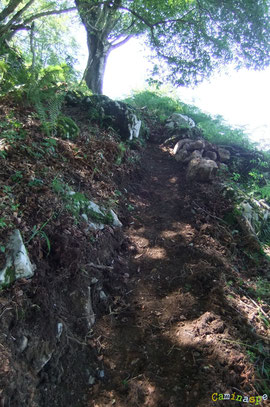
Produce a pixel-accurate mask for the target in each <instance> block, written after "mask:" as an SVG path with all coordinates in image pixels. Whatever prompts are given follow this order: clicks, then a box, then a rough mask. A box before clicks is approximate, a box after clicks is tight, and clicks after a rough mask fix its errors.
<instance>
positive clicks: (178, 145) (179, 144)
mask: <svg viewBox="0 0 270 407" xmlns="http://www.w3.org/2000/svg"><path fill="white" fill-rule="evenodd" d="M189 142H190V139H189V138H184V139H182V140H179V141H178V142H177V143H176V144H175V146H174V149H173V154H174V155H176V154H177V153H178V151H179V150H181V149H182V148H183V146H184V145H185V144H186V143H189Z"/></svg>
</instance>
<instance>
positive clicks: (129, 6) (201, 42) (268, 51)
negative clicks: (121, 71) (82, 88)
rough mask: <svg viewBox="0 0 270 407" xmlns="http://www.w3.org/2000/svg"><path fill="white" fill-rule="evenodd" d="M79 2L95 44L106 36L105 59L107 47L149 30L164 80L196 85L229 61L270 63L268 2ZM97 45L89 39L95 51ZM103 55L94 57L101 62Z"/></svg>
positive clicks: (157, 68) (251, 64)
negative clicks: (94, 46)
mask: <svg viewBox="0 0 270 407" xmlns="http://www.w3.org/2000/svg"><path fill="white" fill-rule="evenodd" d="M112 4H113V5H112ZM76 5H77V8H78V12H79V14H80V17H81V19H82V22H83V24H84V25H85V28H86V30H87V31H88V35H89V38H92V42H95V45H96V46H98V45H99V43H101V42H100V41H99V40H98V39H99V38H103V42H102V46H103V48H100V50H99V51H100V56H101V55H102V57H103V55H104V52H103V53H102V52H101V51H102V50H103V51H104V48H105V46H108V49H109V48H110V49H113V48H114V47H117V46H119V45H120V44H121V41H120V40H121V39H124V38H127V37H129V36H135V35H141V34H145V36H144V38H147V40H146V41H147V43H148V44H149V45H150V47H151V48H152V50H153V55H156V56H157V57H158V59H159V63H158V64H156V66H155V67H154V70H153V71H154V74H156V75H157V78H158V81H160V80H162V79H163V77H164V79H165V80H169V81H171V82H173V83H174V84H176V85H183V84H189V83H195V84H196V83H198V82H199V81H201V80H203V79H204V78H205V77H208V76H209V75H210V74H211V73H212V72H213V70H215V69H217V67H218V66H221V65H225V64H228V63H229V62H235V64H236V65H237V66H241V65H244V66H246V67H248V68H250V67H255V68H258V69H261V68H262V67H264V66H267V65H268V64H269V63H270V58H269V55H270V18H269V9H268V7H269V5H268V2H266V1H258V2H256V1H254V0H246V1H240V2H239V1H238V2H237V1H234V0H228V1H220V0H201V1H173V0H172V1H169V2H163V1H157V0H149V1H147V2H145V1H143V0H136V1H129V0H124V1H119V2H113V3H111V2H105V3H104V2H98V1H94V0H92V1H88V2H86V1H84V0H77V1H76ZM92 45H93V44H91V41H89V50H90V52H91V46H92ZM98 54H99V52H96V54H95V55H93V58H95V66H97V65H98V63H99V61H100V56H99V55H98ZM88 79H89V78H88ZM153 80H155V78H153ZM89 81H90V82H91V78H90V79H89ZM97 81H98V78H97ZM90 87H91V86H90ZM94 90H95V89H94ZM95 91H96V90H95Z"/></svg>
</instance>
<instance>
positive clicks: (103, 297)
mask: <svg viewBox="0 0 270 407" xmlns="http://www.w3.org/2000/svg"><path fill="white" fill-rule="evenodd" d="M99 298H100V299H101V300H102V301H106V300H107V298H108V297H107V295H106V294H105V293H104V291H100V293H99Z"/></svg>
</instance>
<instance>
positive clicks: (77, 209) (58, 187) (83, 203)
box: [51, 177, 113, 224]
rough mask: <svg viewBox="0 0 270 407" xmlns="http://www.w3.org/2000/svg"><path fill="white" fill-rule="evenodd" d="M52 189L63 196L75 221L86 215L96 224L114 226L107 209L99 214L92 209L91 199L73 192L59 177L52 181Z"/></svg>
mask: <svg viewBox="0 0 270 407" xmlns="http://www.w3.org/2000/svg"><path fill="white" fill-rule="evenodd" d="M51 186H52V189H53V190H54V191H55V192H56V193H57V194H59V195H60V196H61V198H62V199H63V201H64V203H65V208H66V209H67V210H68V211H69V212H71V213H72V215H73V216H74V218H75V220H76V221H78V220H79V219H81V215H82V214H85V215H86V216H88V217H90V219H92V220H93V221H95V222H98V223H104V224H112V223H113V216H112V214H111V213H110V212H109V211H106V210H105V209H104V210H103V209H102V210H101V213H100V212H97V211H96V210H95V209H94V208H92V207H91V205H90V201H89V199H88V198H87V197H86V196H85V195H84V194H83V193H81V192H73V191H71V189H70V187H69V186H68V185H67V184H65V183H63V182H62V181H60V180H59V179H58V178H57V177H56V178H54V180H53V181H52V184H51Z"/></svg>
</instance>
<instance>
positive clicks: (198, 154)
mask: <svg viewBox="0 0 270 407" xmlns="http://www.w3.org/2000/svg"><path fill="white" fill-rule="evenodd" d="M193 158H202V152H201V151H199V150H194V151H193V152H192V153H191V155H190V160H193Z"/></svg>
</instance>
